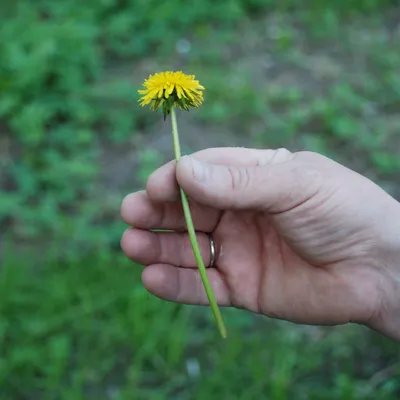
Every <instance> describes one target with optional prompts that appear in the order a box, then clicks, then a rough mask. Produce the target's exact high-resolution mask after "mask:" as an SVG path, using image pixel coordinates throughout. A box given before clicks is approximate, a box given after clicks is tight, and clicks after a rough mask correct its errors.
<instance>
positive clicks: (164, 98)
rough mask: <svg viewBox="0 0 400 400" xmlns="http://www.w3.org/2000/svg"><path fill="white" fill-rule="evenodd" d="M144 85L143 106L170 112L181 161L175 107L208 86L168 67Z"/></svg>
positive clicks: (195, 102) (196, 102) (187, 104)
mask: <svg viewBox="0 0 400 400" xmlns="http://www.w3.org/2000/svg"><path fill="white" fill-rule="evenodd" d="M143 86H144V87H145V89H142V90H138V93H139V94H141V95H142V97H141V99H140V100H139V101H140V104H141V106H142V107H144V106H147V105H149V106H150V109H151V110H153V111H157V110H158V109H159V108H160V107H162V109H163V113H164V120H165V119H166V117H167V115H169V114H171V122H172V137H173V143H174V151H175V160H176V161H179V160H180V158H181V150H180V143H179V135H178V125H177V121H176V112H175V110H176V108H180V109H181V110H185V111H188V110H189V109H190V108H191V107H194V108H198V107H199V106H200V105H201V104H202V103H203V90H205V88H204V87H203V86H201V85H200V83H199V81H197V80H195V76H194V75H186V74H184V73H183V72H182V71H175V72H171V71H166V72H160V73H156V74H154V75H150V76H149V78H148V79H146V80H145V81H144V83H143ZM180 194H181V201H182V207H183V213H184V216H185V220H186V226H187V230H188V234H189V238H190V243H191V245H192V250H193V254H194V256H195V259H196V262H197V266H198V268H199V272H200V276H201V279H202V282H203V286H204V289H205V291H206V294H207V297H208V300H209V302H210V306H211V309H212V311H213V314H214V317H215V320H216V323H217V326H218V329H219V331H220V333H221V336H222V337H223V338H225V337H226V329H225V326H224V322H223V320H222V316H221V313H220V310H219V308H218V305H217V302H216V300H215V296H214V292H213V290H212V288H211V285H210V281H209V280H208V276H207V271H206V267H205V266H204V262H203V258H202V256H201V253H200V247H199V244H198V241H197V237H196V231H195V229H194V225H193V220H192V216H191V212H190V207H189V201H188V198H187V196H186V194H185V192H184V191H183V190H182V189H180Z"/></svg>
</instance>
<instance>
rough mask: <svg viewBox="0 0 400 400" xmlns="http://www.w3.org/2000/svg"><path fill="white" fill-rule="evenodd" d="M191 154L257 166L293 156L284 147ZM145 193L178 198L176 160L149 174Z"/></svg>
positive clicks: (160, 199)
mask: <svg viewBox="0 0 400 400" xmlns="http://www.w3.org/2000/svg"><path fill="white" fill-rule="evenodd" d="M192 156H193V157H195V158H196V159H197V160H199V161H203V162H206V163H210V164H214V165H227V166H228V165H229V166H236V167H257V166H264V165H269V164H277V163H281V162H286V161H288V160H289V159H291V158H292V157H293V154H292V153H290V152H289V151H288V150H285V149H278V150H259V149H246V148H241V147H237V148H236V147H232V148H212V149H206V150H201V151H198V152H196V153H194V154H193V155H192ZM183 158H186V157H183ZM147 193H148V195H149V197H150V198H151V199H152V200H153V201H157V202H165V201H177V200H179V186H178V183H177V180H176V161H171V162H169V163H167V164H165V165H163V166H162V167H160V168H159V169H158V170H156V171H155V172H153V174H151V175H150V177H149V179H148V181H147Z"/></svg>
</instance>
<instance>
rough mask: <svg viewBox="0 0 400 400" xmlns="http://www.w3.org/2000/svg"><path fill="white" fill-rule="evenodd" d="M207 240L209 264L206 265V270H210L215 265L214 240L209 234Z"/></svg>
mask: <svg viewBox="0 0 400 400" xmlns="http://www.w3.org/2000/svg"><path fill="white" fill-rule="evenodd" d="M208 239H209V240H210V253H211V256H210V263H209V264H208V266H207V268H212V267H213V266H214V264H215V242H214V239H213V238H212V236H211V235H210V234H208Z"/></svg>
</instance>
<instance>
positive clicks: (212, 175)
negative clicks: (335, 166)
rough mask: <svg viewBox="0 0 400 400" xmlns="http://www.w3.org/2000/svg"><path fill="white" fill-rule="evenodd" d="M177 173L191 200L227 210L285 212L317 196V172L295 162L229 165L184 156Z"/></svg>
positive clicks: (180, 183) (179, 181)
mask: <svg viewBox="0 0 400 400" xmlns="http://www.w3.org/2000/svg"><path fill="white" fill-rule="evenodd" d="M176 174H177V180H178V183H179V185H180V186H181V187H182V189H183V190H184V192H185V193H186V194H187V195H188V196H190V197H191V198H192V199H194V200H195V201H197V202H198V203H201V204H204V205H207V206H212V207H215V208H219V209H226V210H227V209H232V210H246V209H247V210H250V209H252V210H254V209H256V210H260V211H269V212H283V211H287V210H289V209H291V208H293V207H296V206H297V205H299V204H301V203H303V202H305V201H306V200H307V199H309V198H310V197H312V196H313V195H314V194H315V193H316V181H317V180H316V179H315V176H316V174H317V171H316V169H314V168H310V166H309V165H308V166H307V165H306V164H304V163H299V162H296V161H294V160H289V161H287V162H280V163H277V164H269V165H265V166H232V165H229V166H226V165H216V164H210V163H206V162H203V161H200V160H198V159H196V158H195V157H193V156H184V157H182V158H181V160H180V161H179V163H178V165H177V171H176Z"/></svg>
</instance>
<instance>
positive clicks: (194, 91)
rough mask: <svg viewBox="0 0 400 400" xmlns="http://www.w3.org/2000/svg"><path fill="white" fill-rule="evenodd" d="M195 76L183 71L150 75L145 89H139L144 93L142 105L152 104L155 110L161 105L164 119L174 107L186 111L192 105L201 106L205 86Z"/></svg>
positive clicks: (151, 106)
mask: <svg viewBox="0 0 400 400" xmlns="http://www.w3.org/2000/svg"><path fill="white" fill-rule="evenodd" d="M194 78H195V77H194V75H186V74H184V73H183V72H182V71H176V72H170V71H167V72H160V73H157V74H154V75H150V76H149V78H148V79H146V80H145V81H144V83H143V86H144V87H145V89H143V90H138V92H139V94H141V95H143V97H142V98H141V99H140V100H139V101H140V102H141V106H142V107H144V106H146V105H148V104H150V108H151V109H152V110H153V111H157V110H158V108H159V107H160V106H161V107H162V108H163V111H164V119H165V118H166V116H167V115H168V114H169V113H170V111H171V108H172V107H175V108H180V109H182V110H185V111H188V110H189V108H190V107H195V108H197V107H199V106H200V105H201V104H202V102H203V92H202V91H203V90H204V87H203V86H201V85H200V84H199V81H197V80H195V79H194Z"/></svg>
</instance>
